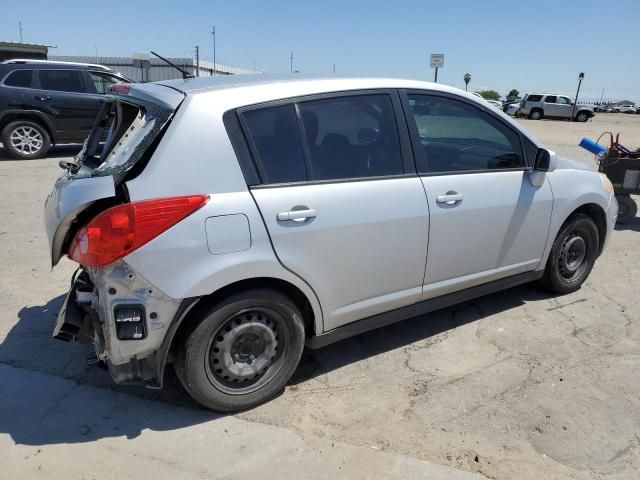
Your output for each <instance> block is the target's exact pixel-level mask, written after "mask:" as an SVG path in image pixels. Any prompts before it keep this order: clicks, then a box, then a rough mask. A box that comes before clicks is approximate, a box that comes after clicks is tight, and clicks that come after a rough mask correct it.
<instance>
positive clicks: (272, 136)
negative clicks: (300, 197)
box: [242, 105, 308, 183]
mask: <svg viewBox="0 0 640 480" xmlns="http://www.w3.org/2000/svg"><path fill="white" fill-rule="evenodd" d="M242 118H243V120H244V123H245V125H246V129H247V134H248V136H249V138H250V139H251V142H252V143H253V147H254V150H255V152H256V154H257V157H258V158H257V160H258V163H259V165H260V167H261V168H260V170H261V174H262V180H263V182H264V183H287V182H303V181H305V180H307V179H308V175H307V169H306V166H305V159H304V153H303V150H302V141H301V138H300V130H299V128H298V121H297V118H296V113H295V109H294V106H293V105H282V106H279V107H270V108H264V109H261V110H251V111H248V112H245V113H244V114H242Z"/></svg>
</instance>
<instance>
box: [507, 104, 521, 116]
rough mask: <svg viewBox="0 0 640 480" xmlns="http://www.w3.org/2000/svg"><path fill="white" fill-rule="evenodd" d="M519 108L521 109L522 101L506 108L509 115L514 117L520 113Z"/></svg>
mask: <svg viewBox="0 0 640 480" xmlns="http://www.w3.org/2000/svg"><path fill="white" fill-rule="evenodd" d="M518 110H520V102H515V103H511V104H510V105H509V106H508V107H507V109H506V110H505V113H506V114H507V115H511V116H512V117H515V116H516V114H517V113H518Z"/></svg>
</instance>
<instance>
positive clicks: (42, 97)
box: [36, 95, 51, 102]
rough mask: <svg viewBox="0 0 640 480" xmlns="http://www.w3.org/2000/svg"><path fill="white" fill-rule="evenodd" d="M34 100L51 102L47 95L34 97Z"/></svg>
mask: <svg viewBox="0 0 640 480" xmlns="http://www.w3.org/2000/svg"><path fill="white" fill-rule="evenodd" d="M36 100H40V101H41V102H46V101H47V100H51V97H50V96H49V95H36Z"/></svg>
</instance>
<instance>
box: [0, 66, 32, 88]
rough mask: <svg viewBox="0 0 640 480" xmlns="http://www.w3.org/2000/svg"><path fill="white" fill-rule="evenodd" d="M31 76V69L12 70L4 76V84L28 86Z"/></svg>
mask: <svg viewBox="0 0 640 480" xmlns="http://www.w3.org/2000/svg"><path fill="white" fill-rule="evenodd" d="M32 78H33V70H14V71H13V72H11V73H10V74H9V76H8V77H7V78H6V80H5V81H4V84H5V85H6V86H8V87H23V88H29V87H30V86H31V79H32Z"/></svg>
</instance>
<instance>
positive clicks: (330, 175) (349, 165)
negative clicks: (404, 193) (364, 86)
mask: <svg viewBox="0 0 640 480" xmlns="http://www.w3.org/2000/svg"><path fill="white" fill-rule="evenodd" d="M298 107H299V111H300V118H301V120H302V125H303V130H304V137H303V140H304V141H305V143H306V147H307V152H308V156H309V170H310V172H309V176H310V179H312V180H333V179H346V178H363V177H378V176H388V175H398V174H402V173H403V167H402V155H401V153H400V142H399V140H398V129H397V127H396V122H395V117H394V113H393V107H392V104H391V99H390V98H389V96H388V95H383V94H381V95H359V96H348V97H336V98H330V99H323V100H315V101H309V102H303V103H300V104H299V105H298Z"/></svg>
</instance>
